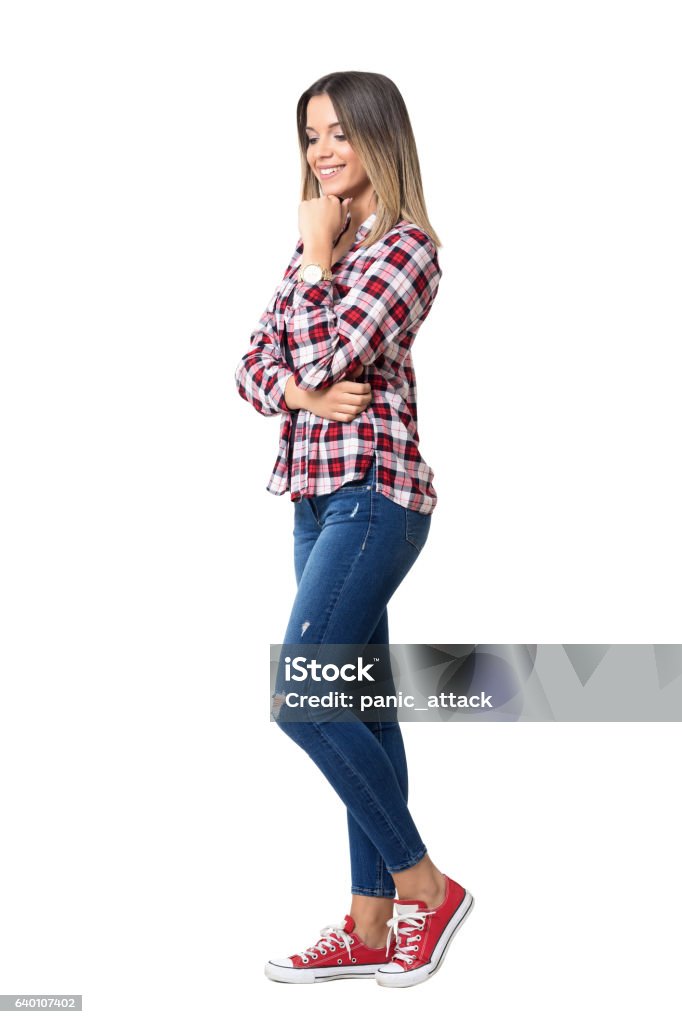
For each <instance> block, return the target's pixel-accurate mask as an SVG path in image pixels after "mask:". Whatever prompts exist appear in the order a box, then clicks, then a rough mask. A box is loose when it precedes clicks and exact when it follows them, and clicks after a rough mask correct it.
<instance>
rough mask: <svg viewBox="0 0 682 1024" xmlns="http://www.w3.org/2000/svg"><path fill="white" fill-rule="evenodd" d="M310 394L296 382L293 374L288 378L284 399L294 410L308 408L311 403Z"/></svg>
mask: <svg viewBox="0 0 682 1024" xmlns="http://www.w3.org/2000/svg"><path fill="white" fill-rule="evenodd" d="M309 398H310V395H309V394H308V393H307V392H306V391H304V389H303V388H299V387H298V386H297V385H296V383H295V382H294V375H293V373H292V374H291V376H290V377H288V378H287V382H286V385H285V387H284V401H285V402H286V403H287V405H288V407H289V408H290V409H291V410H292V411H293V410H295V409H306V408H307V407H308V404H309Z"/></svg>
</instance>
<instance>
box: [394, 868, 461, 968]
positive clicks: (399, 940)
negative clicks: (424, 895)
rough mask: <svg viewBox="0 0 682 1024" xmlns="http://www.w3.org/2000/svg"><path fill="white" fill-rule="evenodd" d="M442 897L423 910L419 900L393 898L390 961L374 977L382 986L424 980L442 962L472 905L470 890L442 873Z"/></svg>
mask: <svg viewBox="0 0 682 1024" xmlns="http://www.w3.org/2000/svg"><path fill="white" fill-rule="evenodd" d="M445 883H446V888H445V899H444V900H443V902H442V903H441V904H440V906H439V907H434V908H433V909H431V910H427V908H426V904H425V903H424V902H422V900H395V901H394V914H393V917H392V918H391V920H390V921H389V922H388V923H389V924H390V925H391V932H390V933H389V942H390V940H391V938H392V936H393V934H395V948H394V950H393V956H392V957H391V959H390V962H389V963H387V964H385V965H384V966H382V967H379V968H378V969H377V972H376V974H375V978H376V980H377V983H378V984H379V985H383V986H385V987H386V988H408V987H409V986H410V985H418V984H419V983H420V982H421V981H428V979H429V978H431V977H432V976H433V975H434V974H435V973H436V971H437V970H438V968H439V967H440V965H441V964H442V963H443V960H444V958H445V953H446V951H447V948H448V946H449V945H450V942H451V940H452V937H453V935H454V934H455V932H456V931H457V929H458V928H459V926H460V925H461V923H462V921H463V920H464V918H465V917H466V916H467V914H468V913H469V911H470V910H471V908H472V907H473V905H474V898H473V896H472V895H471V893H470V892H467V890H466V889H463V888H462V886H461V885H459V884H458V883H457V882H453V880H452V879H451V878H448V876H447V875H446V876H445Z"/></svg>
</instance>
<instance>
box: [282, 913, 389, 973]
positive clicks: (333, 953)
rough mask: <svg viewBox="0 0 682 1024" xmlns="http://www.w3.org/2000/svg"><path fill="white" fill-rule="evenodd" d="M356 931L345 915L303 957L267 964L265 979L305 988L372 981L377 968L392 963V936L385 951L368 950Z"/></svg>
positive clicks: (369, 947) (348, 916)
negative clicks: (346, 980) (324, 983)
mask: <svg viewBox="0 0 682 1024" xmlns="http://www.w3.org/2000/svg"><path fill="white" fill-rule="evenodd" d="M354 929H355V921H354V920H353V918H352V917H351V916H350V915H349V914H346V918H345V920H344V922H343V924H340V925H334V926H332V925H329V927H327V928H323V929H322V931H321V932H320V938H319V940H318V941H317V942H316V943H315V944H314V945H312V946H308V948H307V949H305V950H303V952H302V953H296V954H294V956H291V957H286V958H284V959H282V960H268V962H267V963H266V965H265V975H266V977H267V978H270V980H271V981H285V982H289V983H293V984H304V985H306V984H312V983H313V982H316V981H334V979H335V978H373V977H374V974H375V972H376V969H377V967H379V966H380V965H381V964H387V963H389V961H390V959H391V953H392V952H393V945H394V940H393V935H392V934H391V933H390V932H389V935H388V941H387V943H386V948H384V947H383V946H379V947H378V948H375V947H374V946H366V945H365V944H364V942H363V941H362V940H361V939H360V938H359V936H357V935H356V934H355V930H354Z"/></svg>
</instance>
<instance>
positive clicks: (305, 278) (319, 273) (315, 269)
mask: <svg viewBox="0 0 682 1024" xmlns="http://www.w3.org/2000/svg"><path fill="white" fill-rule="evenodd" d="M331 279H332V272H331V270H328V269H327V268H326V267H321V266H320V264H319V263H307V264H306V265H305V267H301V269H300V270H299V272H298V281H299V282H300V283H303V282H305V284H317V283H318V282H319V281H331Z"/></svg>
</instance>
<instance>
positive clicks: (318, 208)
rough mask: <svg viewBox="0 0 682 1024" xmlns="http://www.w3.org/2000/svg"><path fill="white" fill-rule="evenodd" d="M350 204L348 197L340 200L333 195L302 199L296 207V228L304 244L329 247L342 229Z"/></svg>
mask: <svg viewBox="0 0 682 1024" xmlns="http://www.w3.org/2000/svg"><path fill="white" fill-rule="evenodd" d="M350 204H351V199H350V198H349V199H344V200H343V202H341V201H340V200H339V197H338V196H334V195H330V196H320V198H319V199H304V200H303V202H302V203H301V204H300V206H299V208H298V230H299V233H300V235H301V238H302V239H303V243H304V245H306V244H313V245H314V244H319V245H322V246H327V245H329V246H330V248H331V247H332V246H333V244H334V241H335V239H336V238H337V237H338V236H339V235H340V234H341V231H342V230H343V226H344V224H345V223H346V214H347V213H348V209H349V207H350Z"/></svg>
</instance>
